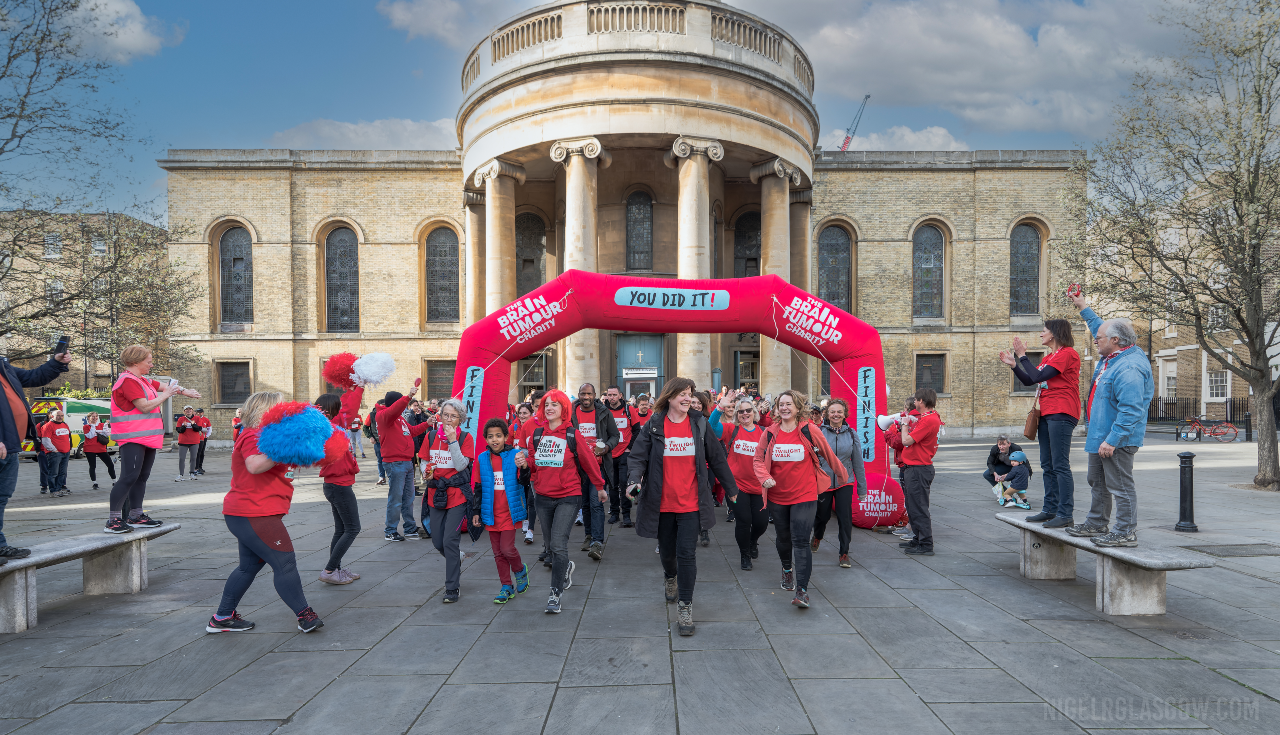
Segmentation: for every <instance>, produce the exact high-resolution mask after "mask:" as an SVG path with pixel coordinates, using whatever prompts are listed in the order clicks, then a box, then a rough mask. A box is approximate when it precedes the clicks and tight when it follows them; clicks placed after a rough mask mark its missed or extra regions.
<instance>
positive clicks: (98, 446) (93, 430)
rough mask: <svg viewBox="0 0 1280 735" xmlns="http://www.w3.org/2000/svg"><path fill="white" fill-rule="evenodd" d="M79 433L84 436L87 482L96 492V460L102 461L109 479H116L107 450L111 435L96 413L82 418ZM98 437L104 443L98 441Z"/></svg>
mask: <svg viewBox="0 0 1280 735" xmlns="http://www.w3.org/2000/svg"><path fill="white" fill-rule="evenodd" d="M81 432H82V433H83V434H84V456H85V459H87V460H89V481H90V482H92V483H93V489H94V490H97V489H98V460H102V463H103V464H105V465H106V466H107V474H108V475H110V476H111V479H113V480H114V479H116V466H115V463H113V462H112V461H111V452H110V451H109V450H108V449H107V444H108V443H110V442H111V434H110V432H108V431H107V425H106V424H104V423H103V422H102V418H101V417H100V416H98V412H97V411H90V412H89V414H88V415H87V416H85V417H84V427H83V428H82V429H81ZM100 436H101V437H102V438H103V439H106V441H105V442H100V441H98V437H100Z"/></svg>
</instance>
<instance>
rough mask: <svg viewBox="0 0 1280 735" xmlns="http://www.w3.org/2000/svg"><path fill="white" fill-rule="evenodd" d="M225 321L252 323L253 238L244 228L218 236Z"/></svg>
mask: <svg viewBox="0 0 1280 735" xmlns="http://www.w3.org/2000/svg"><path fill="white" fill-rule="evenodd" d="M218 273H219V281H220V283H219V284H218V285H219V292H220V293H221V296H222V316H221V321H222V323H223V324H253V239H252V238H250V237H249V231H248V230H246V229H245V228H243V227H232V228H231V229H229V230H227V231H226V232H224V233H222V237H220V238H218Z"/></svg>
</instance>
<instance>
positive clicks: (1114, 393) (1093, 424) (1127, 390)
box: [1080, 307, 1156, 454]
mask: <svg viewBox="0 0 1280 735" xmlns="http://www.w3.org/2000/svg"><path fill="white" fill-rule="evenodd" d="M1080 316H1081V317H1083V318H1084V321H1085V323H1086V324H1088V325H1089V331H1090V332H1091V333H1092V334H1093V335H1094V336H1095V337H1096V336H1097V334H1098V327H1100V326H1102V319H1101V318H1100V317H1099V316H1098V315H1097V314H1095V313H1094V312H1093V309H1090V308H1087V307H1086V308H1085V309H1084V310H1082V311H1081V312H1080ZM1101 367H1102V359H1101V358H1099V359H1098V361H1097V362H1096V363H1095V364H1094V366H1093V383H1095V384H1096V387H1095V388H1093V405H1092V406H1091V407H1090V406H1085V408H1086V409H1089V410H1090V413H1089V435H1088V437H1087V438H1086V439H1085V442H1084V450H1085V451H1086V452H1089V453H1090V454H1096V453H1097V452H1098V447H1100V446H1102V443H1103V442H1104V441H1105V442H1106V443H1108V444H1110V445H1111V446H1113V447H1117V448H1119V447H1140V446H1142V439H1143V437H1144V436H1145V435H1146V433H1147V407H1148V406H1150V405H1151V398H1152V396H1154V395H1155V392H1156V382H1155V378H1153V377H1152V375H1151V360H1150V359H1149V358H1148V357H1147V353H1145V352H1143V351H1142V350H1141V349H1139V348H1138V347H1137V346H1136V345H1135V346H1133V347H1131V348H1129V349H1127V350H1125V351H1124V352H1123V353H1121V354H1119V355H1116V356H1115V357H1113V358H1111V363H1110V365H1109V367H1108V368H1107V371H1106V372H1105V373H1103V375H1102V378H1098V370H1099V368H1101ZM1088 400H1089V394H1088V392H1086V393H1085V401H1086V402H1087V401H1088Z"/></svg>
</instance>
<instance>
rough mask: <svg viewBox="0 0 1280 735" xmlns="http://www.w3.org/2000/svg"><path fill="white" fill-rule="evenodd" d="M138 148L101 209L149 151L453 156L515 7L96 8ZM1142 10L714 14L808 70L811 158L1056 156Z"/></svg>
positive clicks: (1083, 142)
mask: <svg viewBox="0 0 1280 735" xmlns="http://www.w3.org/2000/svg"><path fill="white" fill-rule="evenodd" d="M102 2H103V3H104V6H105V7H106V9H107V11H108V12H109V13H110V14H112V15H113V17H114V20H115V25H114V27H115V28H116V29H117V32H116V33H115V34H114V35H112V36H111V37H108V38H98V39H95V40H94V41H93V44H94V46H93V50H94V52H95V53H97V54H98V55H99V56H101V57H102V58H105V59H108V60H110V61H112V62H113V63H115V64H116V65H117V66H118V69H119V72H120V73H119V82H118V83H117V84H116V85H115V88H114V89H113V90H112V92H111V94H112V95H113V97H115V98H116V99H117V100H119V101H120V102H122V103H124V104H126V105H127V106H129V107H130V108H131V110H132V112H133V114H134V117H135V123H136V125H137V129H138V132H139V133H141V134H143V135H145V136H146V137H147V138H149V141H148V142H146V143H140V144H137V145H134V146H131V147H130V149H129V150H128V154H129V160H126V161H122V162H121V164H120V169H121V172H122V173H123V174H124V175H125V177H127V179H129V183H128V184H124V185H122V189H123V190H122V191H120V192H117V194H116V196H115V198H116V199H117V200H120V199H123V198H125V197H136V198H139V199H143V200H148V199H158V200H159V201H161V202H162V201H163V195H164V190H165V180H164V172H163V171H161V170H160V169H159V168H157V167H156V166H155V159H157V158H161V157H163V155H164V151H165V150H166V149H168V148H297V149H306V148H339V149H344V148H345V149H351V148H356V149H365V148H392V149H412V148H428V149H437V148H453V147H456V146H457V139H456V134H455V132H454V127H453V118H454V116H455V115H456V113H457V110H458V107H459V105H460V103H461V101H462V93H461V91H460V89H459V84H458V77H459V74H460V71H461V64H462V60H463V58H464V56H465V55H466V53H467V52H468V51H469V50H470V49H471V47H472V46H473V45H474V44H475V43H476V42H477V41H478V40H479V39H480V38H482V37H483V36H484V35H485V34H486V33H487V32H488V31H490V30H491V29H492V28H493V27H494V26H496V25H497V24H499V23H501V22H502V20H504V19H505V18H507V17H509V16H511V15H513V14H515V13H517V12H520V11H521V10H523V9H525V8H528V7H532V6H534V5H537V4H539V3H537V2H529V1H527V0H525V1H521V0H341V1H339V0H306V1H305V2H303V1H300V0H295V1H286V0H268V1H267V2H263V0H256V1H254V2H249V1H248V0H219V1H218V2H209V1H208V0H102ZM1160 3H1161V0H1081V1H1080V2H1075V1H1073V0H1005V1H1003V2H1001V1H1000V0H957V1H952V0H909V1H899V0H785V1H784V0H733V2H731V3H729V4H731V5H735V6H737V7H739V8H742V9H745V10H748V11H750V12H753V13H756V14H757V15H760V16H762V17H764V18H766V19H768V20H770V21H772V22H774V23H777V24H778V25H780V26H781V27H782V28H784V29H785V30H786V31H787V32H789V33H790V34H791V35H792V36H793V37H794V38H796V39H797V40H798V41H799V42H800V44H801V45H802V46H803V47H804V49H805V51H806V52H807V53H808V55H809V57H810V59H811V60H812V62H813V66H814V75H815V79H816V82H815V86H816V93H815V97H814V101H815V104H816V105H817V107H818V112H819V116H820V119H821V125H822V135H821V139H820V144H821V145H823V146H824V147H826V148H828V149H830V148H836V147H839V145H840V143H841V141H842V140H843V137H844V132H843V131H844V128H846V127H848V125H849V124H850V123H851V122H852V119H853V117H854V114H855V113H856V111H857V109H858V105H859V103H860V102H861V100H862V97H863V95H865V94H870V95H871V100H870V102H869V103H868V105H867V109H866V113H865V114H864V116H863V118H862V121H861V124H860V126H859V128H858V132H857V136H856V137H855V139H854V141H853V144H852V145H851V146H850V148H851V149H864V150H977V149H1022V148H1030V149H1063V148H1076V147H1080V146H1088V145H1089V144H1090V143H1091V142H1092V141H1095V140H1097V139H1099V138H1101V137H1103V136H1105V135H1106V134H1107V132H1108V131H1109V129H1110V124H1111V115H1112V111H1113V109H1114V107H1115V105H1116V104H1117V102H1119V101H1120V100H1121V97H1122V95H1123V94H1124V93H1125V91H1126V90H1127V89H1128V86H1129V83H1130V79H1131V77H1132V75H1133V73H1134V72H1135V71H1137V70H1139V69H1141V68H1143V67H1144V66H1147V65H1150V64H1152V63H1154V62H1155V60H1156V59H1158V57H1159V56H1160V55H1161V54H1169V53H1176V51H1177V47H1178V44H1179V41H1180V37H1179V36H1178V35H1177V33H1175V32H1174V31H1172V30H1169V29H1167V28H1165V27H1163V26H1161V25H1159V24H1158V23H1156V22H1155V21H1154V20H1153V16H1154V15H1155V14H1157V13H1159V12H1160V9H1161V7H1162V6H1161V4H1160Z"/></svg>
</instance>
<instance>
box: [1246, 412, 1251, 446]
mask: <svg viewBox="0 0 1280 735" xmlns="http://www.w3.org/2000/svg"><path fill="white" fill-rule="evenodd" d="M1244 440H1245V441H1247V442H1251V441H1253V414H1251V413H1249V412H1248V411H1245V412H1244Z"/></svg>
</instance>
